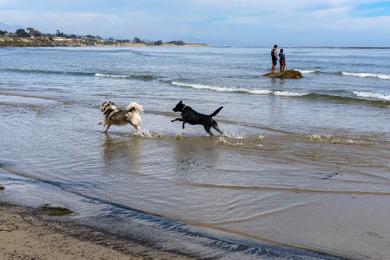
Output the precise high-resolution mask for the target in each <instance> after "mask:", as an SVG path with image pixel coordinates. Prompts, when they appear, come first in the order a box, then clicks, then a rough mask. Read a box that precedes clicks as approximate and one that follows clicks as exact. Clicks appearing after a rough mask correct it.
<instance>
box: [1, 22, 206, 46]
mask: <svg viewBox="0 0 390 260" xmlns="http://www.w3.org/2000/svg"><path fill="white" fill-rule="evenodd" d="M89 46H96V47H103V46H116V47H145V46H156V47H158V46H161V47H207V46H208V45H207V44H205V43H186V42H184V41H181V40H179V41H169V42H163V41H161V40H157V41H147V40H141V39H140V38H138V37H134V39H132V40H119V39H114V38H103V37H100V36H98V35H97V36H94V35H76V34H65V33H63V32H61V31H59V30H57V32H56V33H55V34H51V33H41V32H40V31H38V30H36V29H34V28H31V27H30V28H27V29H26V30H25V29H18V30H16V31H15V32H7V31H3V30H0V48H7V47H89Z"/></svg>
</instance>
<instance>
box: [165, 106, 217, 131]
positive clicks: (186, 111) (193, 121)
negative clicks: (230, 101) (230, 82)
mask: <svg viewBox="0 0 390 260" xmlns="http://www.w3.org/2000/svg"><path fill="white" fill-rule="evenodd" d="M222 108H223V107H220V108H218V109H217V110H215V112H214V113H212V114H211V115H204V114H201V113H198V112H196V111H195V110H193V109H192V108H191V107H189V106H186V105H184V104H183V102H182V101H180V102H179V103H178V104H177V105H176V107H175V108H174V109H173V111H174V112H181V118H175V119H173V120H172V121H171V122H175V121H181V122H183V129H184V125H185V123H188V124H190V125H203V127H204V129H205V130H206V132H207V133H208V134H209V135H210V136H211V135H213V134H212V133H211V131H210V128H211V127H212V128H214V129H215V130H217V131H218V132H219V133H220V134H223V133H222V131H221V130H220V129H219V127H218V124H217V122H216V121H215V120H214V119H213V116H216V115H217V114H218V113H219V111H221V109H222Z"/></svg>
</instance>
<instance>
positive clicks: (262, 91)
mask: <svg viewBox="0 0 390 260" xmlns="http://www.w3.org/2000/svg"><path fill="white" fill-rule="evenodd" d="M171 84H172V85H174V86H178V87H187V88H194V89H206V90H212V91H217V92H234V93H247V94H254V95H275V96H289V97H296V96H304V95H307V93H299V92H290V91H279V90H269V89H256V88H240V87H222V86H214V85H205V84H193V83H185V82H178V81H172V82H171Z"/></svg>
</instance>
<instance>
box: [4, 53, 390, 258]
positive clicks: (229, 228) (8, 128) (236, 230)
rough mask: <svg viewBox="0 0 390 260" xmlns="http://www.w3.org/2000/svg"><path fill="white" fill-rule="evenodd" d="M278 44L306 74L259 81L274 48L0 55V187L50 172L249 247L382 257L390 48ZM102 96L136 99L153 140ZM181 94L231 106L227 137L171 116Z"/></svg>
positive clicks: (91, 193)
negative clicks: (114, 117) (108, 115)
mask: <svg viewBox="0 0 390 260" xmlns="http://www.w3.org/2000/svg"><path fill="white" fill-rule="evenodd" d="M284 49H285V54H286V63H287V69H295V70H299V71H301V73H302V74H303V76H304V78H303V79H299V80H281V79H269V78H266V77H263V76H262V75H263V74H264V73H266V72H268V71H269V70H270V65H271V57H270V52H271V48H219V47H204V48H166V47H156V48H153V47H145V48H108V47H107V48H4V49H0V106H1V110H0V115H1V120H0V129H1V130H0V131H1V132H0V134H1V135H0V144H1V147H2V150H1V153H0V164H1V165H0V166H1V171H0V183H3V184H7V183H8V184H9V185H11V186H12V185H14V186H13V187H14V188H13V189H10V190H13V191H15V192H16V191H18V190H20V189H21V187H23V185H27V184H26V179H28V180H35V181H41V182H43V183H45V185H48V184H50V185H53V186H55V187H56V189H60V190H61V191H62V192H64V193H69V194H73V195H74V194H77V196H81V197H83V196H84V197H85V198H88V199H95V200H97V201H99V202H104V203H106V204H111V205H120V206H121V207H123V208H127V209H129V210H131V209H133V210H136V211H139V212H142V213H145V214H148V215H150V216H160V217H162V218H164V219H169V220H172V221H175V223H182V224H185V225H189V226H190V227H195V228H200V229H207V230H208V232H211V233H213V234H214V233H215V234H217V233H218V232H223V233H224V236H226V237H233V238H237V237H239V238H240V239H239V240H240V241H241V240H245V241H251V243H252V242H253V241H255V242H259V241H260V242H266V243H270V244H272V245H281V246H289V247H292V248H299V249H303V250H309V251H315V252H321V253H324V254H330V255H335V256H340V257H348V258H362V259H363V258H366V257H372V258H383V259H384V258H389V257H390V250H389V246H388V245H389V243H390V219H389V217H388V216H389V215H390V200H389V198H390V64H389V63H388V61H389V60H390V49H389V48H284ZM105 100H111V101H113V102H115V103H116V104H117V105H119V106H120V107H125V106H126V105H127V104H128V103H130V102H137V103H139V104H141V105H143V107H144V109H145V112H144V113H143V114H142V118H143V124H142V129H143V133H144V134H143V135H142V136H140V135H134V134H133V133H134V130H133V129H132V128H131V127H130V126H122V127H119V126H112V127H111V129H110V130H109V133H108V134H104V133H103V132H102V130H103V129H102V126H99V125H97V122H98V121H100V120H101V119H102V114H101V112H100V110H99V106H100V104H101V103H102V102H104V101H105ZM180 100H183V102H184V103H185V104H186V105H188V106H191V107H192V108H194V109H195V110H197V111H199V112H202V113H205V114H211V113H212V112H213V111H215V110H216V109H217V108H218V107H219V106H223V107H224V108H223V109H222V111H221V112H220V113H219V114H218V116H217V117H215V119H216V120H217V121H218V123H219V126H220V128H221V130H222V131H223V132H224V135H223V136H220V135H218V134H217V133H215V134H216V135H215V136H214V137H208V136H206V132H205V131H204V129H203V127H202V126H190V125H186V128H185V129H182V126H181V124H180V123H178V122H176V123H172V122H170V120H172V119H174V118H175V117H176V116H178V115H177V114H176V113H174V112H173V111H172V108H173V107H174V106H175V105H176V104H177V102H179V101H180ZM10 174H13V175H16V176H19V177H20V178H22V179H15V178H13V177H12V178H11V177H10ZM27 194H28V192H27ZM34 194H35V193H34ZM44 194H45V195H47V194H50V192H47V193H44ZM53 194H54V193H53ZM34 196H38V197H39V196H42V195H39V194H36V195H34ZM50 196H51V195H49V196H48V197H50ZM53 196H54V195H53ZM63 196H64V197H67V196H66V195H63ZM5 197H6V198H7V199H9V200H10V199H11V197H12V194H8V195H7V196H5ZM48 197H45V198H44V199H47V198H48ZM54 197H55V196H54ZM18 199H20V200H23V199H22V198H21V197H20V198H18ZM3 200H6V199H4V198H3ZM24 200H26V201H30V202H31V200H32V201H35V202H36V203H38V202H40V201H41V200H42V198H40V199H35V200H34V199H32V198H29V199H24ZM37 201H38V202H37ZM72 203H75V204H72ZM77 203H81V202H78V201H76V200H75V201H73V202H68V205H67V206H70V207H73V208H77V207H79V208H81V206H80V205H81V204H79V205H78V206H77ZM101 214H103V213H101ZM112 214H114V215H115V212H114V213H112ZM118 232H122V231H118ZM123 232H124V231H123Z"/></svg>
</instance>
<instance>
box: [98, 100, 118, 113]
mask: <svg viewBox="0 0 390 260" xmlns="http://www.w3.org/2000/svg"><path fill="white" fill-rule="evenodd" d="M111 106H115V104H114V103H113V102H111V101H110V100H107V101H104V102H103V104H101V106H100V111H101V112H104V111H105V110H106V109H107V108H108V107H111Z"/></svg>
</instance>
